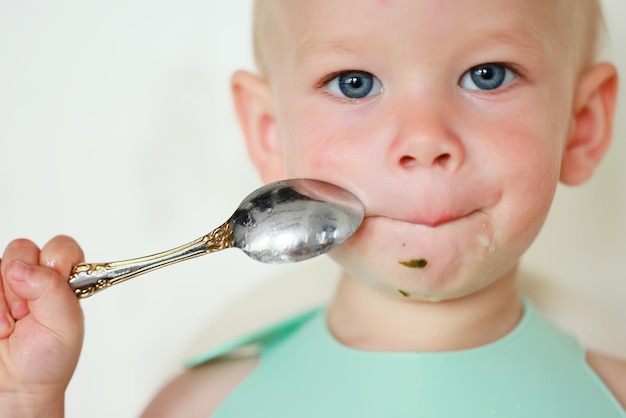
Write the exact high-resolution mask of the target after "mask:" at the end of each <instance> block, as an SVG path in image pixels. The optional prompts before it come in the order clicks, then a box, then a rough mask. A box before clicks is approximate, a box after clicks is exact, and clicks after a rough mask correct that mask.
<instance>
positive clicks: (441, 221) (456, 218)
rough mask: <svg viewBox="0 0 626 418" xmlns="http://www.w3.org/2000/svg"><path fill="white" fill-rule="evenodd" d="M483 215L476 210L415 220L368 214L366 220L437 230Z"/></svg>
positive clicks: (416, 217)
mask: <svg viewBox="0 0 626 418" xmlns="http://www.w3.org/2000/svg"><path fill="white" fill-rule="evenodd" d="M481 213H483V211H482V210H481V209H475V210H471V211H469V212H465V213H463V214H460V215H451V214H445V215H437V216H432V217H419V216H415V217H413V218H397V217H393V216H385V215H378V214H369V215H368V214H366V215H365V218H366V219H371V220H374V219H381V220H382V219H387V220H389V221H392V222H397V223H401V224H406V225H412V226H419V227H424V228H429V229H435V228H439V227H446V226H449V225H451V224H454V223H457V222H461V221H464V220H467V219H470V218H474V217H475V216H477V215H479V214H481Z"/></svg>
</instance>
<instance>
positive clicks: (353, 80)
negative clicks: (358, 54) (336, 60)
mask: <svg viewBox="0 0 626 418" xmlns="http://www.w3.org/2000/svg"><path fill="white" fill-rule="evenodd" d="M327 87H328V89H329V90H330V91H331V92H332V93H334V94H336V95H337V96H343V97H347V98H348V99H363V98H365V97H369V96H376V95H378V94H380V93H382V92H383V85H382V83H381V82H380V80H379V79H378V78H376V77H375V76H373V75H372V74H370V73H367V72H365V71H345V72H343V73H341V74H339V75H337V76H336V77H335V78H333V79H332V80H330V82H329V83H328V84H327Z"/></svg>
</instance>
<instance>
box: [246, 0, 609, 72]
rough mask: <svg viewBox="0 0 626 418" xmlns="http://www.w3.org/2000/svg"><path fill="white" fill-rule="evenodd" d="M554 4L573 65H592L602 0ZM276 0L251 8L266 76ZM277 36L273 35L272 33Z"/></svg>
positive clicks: (601, 29) (600, 32)
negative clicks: (567, 38)
mask: <svg viewBox="0 0 626 418" xmlns="http://www.w3.org/2000/svg"><path fill="white" fill-rule="evenodd" d="M546 1H554V2H556V3H557V4H556V6H557V9H556V14H557V16H559V17H563V18H562V19H559V24H563V25H564V26H565V30H564V31H563V32H562V33H566V34H572V37H571V41H570V40H568V41H567V45H563V47H567V46H568V45H575V46H576V48H575V49H574V50H572V55H573V57H572V58H573V59H574V63H575V64H576V65H577V66H580V67H581V68H582V67H586V66H588V65H591V64H592V63H593V62H594V61H595V60H596V59H597V58H598V55H599V53H600V50H601V47H602V43H603V37H604V33H605V22H604V14H603V11H602V1H601V0H546ZM277 3H278V2H277V1H270V0H254V5H253V30H252V35H253V48H254V59H255V62H256V65H257V68H258V70H259V71H260V72H261V74H266V73H267V64H268V63H267V62H266V55H267V54H266V53H265V52H264V50H265V47H266V44H268V43H271V42H272V41H275V40H274V39H270V38H269V37H270V34H271V33H273V32H269V31H270V30H271V29H270V28H271V26H272V24H274V25H275V24H276V22H274V21H273V20H272V13H271V11H270V10H269V9H271V6H274V7H276V6H278V4H277ZM568 17H569V19H568ZM274 35H276V34H274Z"/></svg>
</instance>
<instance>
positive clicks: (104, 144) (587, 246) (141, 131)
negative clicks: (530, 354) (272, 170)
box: [0, 0, 626, 418]
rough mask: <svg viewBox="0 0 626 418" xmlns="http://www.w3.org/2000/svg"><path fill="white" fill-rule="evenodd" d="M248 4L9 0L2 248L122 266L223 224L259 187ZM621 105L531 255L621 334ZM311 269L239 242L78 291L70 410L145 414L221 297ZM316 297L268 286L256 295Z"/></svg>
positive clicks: (2, 118)
mask: <svg viewBox="0 0 626 418" xmlns="http://www.w3.org/2000/svg"><path fill="white" fill-rule="evenodd" d="M606 5H607V20H608V24H609V29H610V33H611V34H610V36H611V43H610V45H609V48H608V52H607V56H608V57H610V58H611V59H613V60H614V61H616V62H617V63H618V66H619V67H620V68H621V69H622V70H623V71H626V47H625V45H626V29H625V28H624V25H623V23H624V22H625V21H624V19H625V17H626V5H625V4H624V2H623V1H621V0H608V1H606ZM249 8H250V7H249V3H248V2H226V1H224V2H208V1H200V0H178V1H176V2H174V1H148V0H123V1H121V0H107V1H84V0H57V1H54V2H51V1H43V0H32V1H27V0H22V1H17V0H0V193H1V195H0V196H1V197H0V247H2V248H4V246H6V244H8V243H9V242H10V241H11V239H13V238H17V237H28V238H31V239H33V240H34V241H35V242H37V243H38V244H41V245H42V244H44V243H45V242H46V241H47V240H48V239H50V238H51V237H52V236H54V235H56V234H59V233H64V234H68V235H71V236H73V237H75V238H76V239H77V240H78V241H79V242H80V243H81V245H82V246H83V248H84V249H85V252H86V257H87V260H88V261H114V260H120V259H127V258H133V257H138V256H143V255H148V254H152V253H155V252H158V251H162V250H166V249H169V248H172V247H174V246H178V245H180V244H184V243H186V242H189V241H191V240H193V239H195V238H197V237H200V236H201V235H204V234H205V233H207V232H208V231H209V230H211V229H213V228H214V227H216V226H218V225H219V224H221V223H222V222H223V221H225V220H226V219H227V218H228V217H229V216H230V214H231V212H232V211H233V210H234V209H235V206H236V205H237V204H238V203H239V201H240V200H241V199H242V198H243V197H244V196H245V195H246V194H247V193H248V192H250V191H252V190H253V189H254V188H256V187H257V186H259V185H260V182H259V180H258V178H257V177H256V174H255V173H254V171H253V169H252V168H251V166H250V164H249V163H248V161H247V158H246V155H245V150H244V147H243V143H242V141H241V135H240V132H239V128H238V126H237V125H236V121H235V117H234V113H233V110H232V106H231V101H230V96H229V85H228V82H229V77H230V74H231V73H232V71H233V70H235V69H238V68H249V69H251V68H253V67H252V59H251V47H250V34H249V32H250V29H249V27H250V11H249ZM624 99H626V89H623V90H622V91H621V99H620V100H621V106H620V107H619V108H618V118H617V126H616V131H615V141H614V145H613V147H612V149H611V151H610V155H609V156H608V158H607V159H606V161H605V163H604V165H603V166H602V167H601V168H600V170H599V171H598V172H597V175H596V176H595V177H594V179H593V180H592V181H591V182H590V183H589V184H588V185H585V186H583V187H578V188H575V189H567V188H562V189H561V190H559V193H558V195H557V199H556V202H555V205H554V209H553V212H552V213H551V215H550V218H549V220H548V223H547V225H546V227H545V229H544V232H543V234H542V235H541V237H540V239H539V240H538V241H537V242H536V244H535V245H534V246H533V248H532V249H531V251H530V252H529V253H528V255H527V257H526V260H525V266H526V270H528V271H530V272H531V275H532V276H533V277H539V278H541V280H542V281H541V282H542V283H543V284H544V285H546V284H549V286H548V288H550V289H552V293H553V294H556V296H557V299H558V296H559V295H561V293H560V291H556V292H555V290H554V289H562V288H566V289H567V291H566V292H567V294H572V295H577V296H576V297H579V298H580V299H579V300H583V301H584V302H585V303H586V304H588V305H592V306H594V307H595V308H597V309H598V310H599V312H600V317H602V316H603V315H604V317H606V318H608V319H607V320H608V321H609V322H611V324H610V325H607V327H609V328H608V329H611V330H613V329H615V330H617V332H624V333H626V304H624V303H623V299H624V297H625V296H626V263H624V260H625V259H626V217H625V214H626V186H625V184H626V164H624V160H625V157H626V118H625V116H626V113H625V112H626V109H625V108H624V106H623V105H624V101H625V100H624ZM529 199H532V196H529ZM307 263H309V262H307ZM307 263H304V265H299V266H284V267H270V266H265V265H262V264H259V263H256V262H253V261H252V260H250V259H248V258H247V257H246V256H245V255H243V253H241V252H239V251H236V250H229V251H224V252H221V253H217V254H212V255H209V256H206V257H203V258H201V259H196V260H193V261H190V262H187V263H183V264H179V265H176V266H172V267H168V268H167V269H162V270H159V271H157V272H154V273H152V274H150V275H149V276H144V277H141V278H137V279H135V280H132V281H130V282H128V283H125V284H123V285H120V286H118V287H114V288H111V289H109V290H107V291H106V292H105V293H103V294H99V295H96V296H94V297H92V298H90V299H87V300H85V301H83V302H82V304H83V307H84V310H85V316H86V340H85V345H84V349H83V354H82V357H81V360H80V363H79V366H78V369H77V371H76V374H75V377H74V380H73V381H72V383H71V385H70V387H69V389H68V396H67V416H68V417H70V418H79V417H80V418H82V417H86V416H89V417H93V418H99V417H102V418H104V417H107V418H109V417H122V418H123V417H135V416H138V414H139V413H140V411H141V409H142V408H143V406H144V405H145V404H146V403H147V402H148V400H149V399H150V397H151V396H153V394H154V392H155V391H156V390H157V389H158V388H159V387H160V386H161V385H162V384H163V383H164V382H165V381H166V380H167V379H168V378H169V377H170V376H171V374H172V373H174V372H176V371H177V370H178V369H179V366H180V362H181V360H182V359H183V357H184V356H185V353H187V352H188V348H189V346H190V345H192V344H193V343H194V341H195V340H196V337H197V335H198V334H201V333H202V331H203V330H206V329H207V327H210V326H211V324H212V323H214V322H215V321H216V320H217V318H218V317H219V315H220V314H222V313H224V312H225V310H226V309H227V307H228V306H232V304H233V303H235V302H236V301H237V300H239V299H240V298H241V297H242V296H243V295H246V294H249V293H250V292H251V291H252V290H254V289H256V288H258V287H259V286H261V285H263V284H266V283H268V281H269V280H270V279H271V278H272V277H274V276H277V275H282V276H284V275H285V274H287V273H290V272H292V271H293V272H297V271H302V270H307V271H308V270H310V268H309V267H311V266H316V264H307ZM295 289H298V287H295ZM307 289H308V288H307ZM308 291H309V290H306V292H308ZM296 292H297V291H296ZM306 292H300V293H302V294H298V295H295V296H294V294H293V293H292V291H291V290H290V291H289V293H288V294H281V293H280V292H276V293H273V294H272V296H271V297H266V299H267V300H266V301H265V302H260V303H258V305H257V306H258V307H259V309H263V306H266V307H267V308H268V309H269V308H270V307H274V306H275V305H276V304H280V302H281V301H285V300H287V299H289V300H291V299H293V298H294V297H295V298H296V299H297V298H299V297H306V294H304V293H306ZM284 293H286V292H284ZM272 298H273V300H272ZM257 302H258V300H257ZM264 303H265V304H264ZM240 305H241V304H240ZM255 309H256V308H255ZM248 315H250V312H248ZM254 315H255V313H254V312H253V313H252V316H254ZM611 327H613V328H611ZM594 343H595V345H598V346H602V342H601V341H595V342H594V341H591V344H594ZM606 349H607V350H608V351H611V350H613V351H614V350H615V347H606Z"/></svg>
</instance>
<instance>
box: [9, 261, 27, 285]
mask: <svg viewBox="0 0 626 418" xmlns="http://www.w3.org/2000/svg"><path fill="white" fill-rule="evenodd" d="M9 267H10V268H9V276H10V277H11V279H13V280H15V281H24V280H26V276H27V275H28V273H29V271H30V266H29V265H28V264H26V263H24V262H23V261H20V260H13V261H12V262H11V265H10V266H9Z"/></svg>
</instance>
